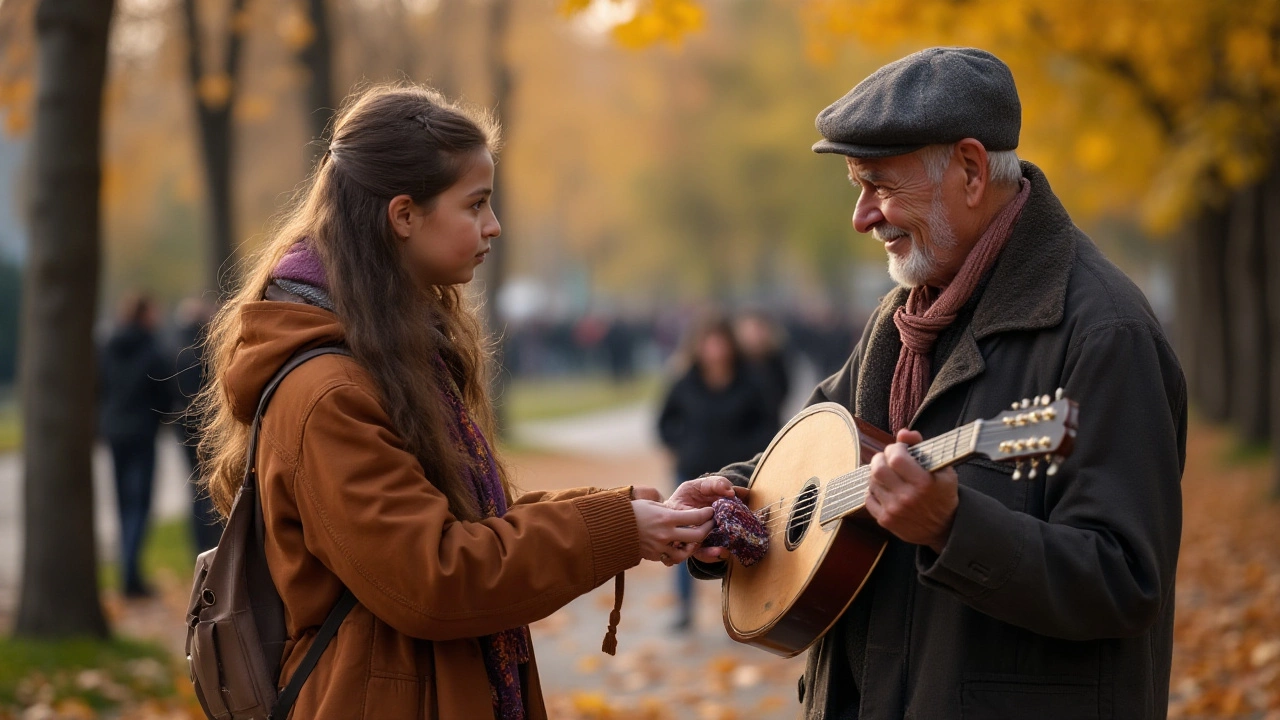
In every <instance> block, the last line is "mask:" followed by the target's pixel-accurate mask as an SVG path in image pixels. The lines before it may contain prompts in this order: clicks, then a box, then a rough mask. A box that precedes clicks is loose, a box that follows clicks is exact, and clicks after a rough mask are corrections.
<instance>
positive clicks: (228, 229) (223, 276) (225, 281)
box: [182, 0, 245, 295]
mask: <svg viewBox="0 0 1280 720" xmlns="http://www.w3.org/2000/svg"><path fill="white" fill-rule="evenodd" d="M244 4H245V0H232V3H231V9H230V12H229V14H228V18H229V19H228V21H227V42H226V47H225V52H224V53H223V58H222V60H223V63H224V68H223V69H222V70H221V71H220V72H212V73H206V72H205V70H204V63H203V60H202V56H203V53H202V51H201V47H202V46H201V41H200V23H199V18H198V16H197V14H196V0H183V2H182V9H183V14H184V15H185V17H186V22H187V74H188V76H189V78H190V80H191V91H192V92H191V96H192V98H193V99H194V101H195V111H196V120H197V123H198V124H199V129H200V156H201V159H203V160H204V176H205V185H206V186H207V189H206V191H207V193H208V196H209V238H208V258H209V267H208V275H207V278H208V279H207V282H208V283H209V287H211V288H217V289H218V291H219V294H220V295H225V294H226V293H228V292H229V290H230V288H231V285H232V280H233V278H231V277H230V276H229V275H230V273H229V271H230V269H231V268H230V265H229V261H230V259H231V254H232V252H234V250H235V247H234V246H235V243H234V237H235V229H234V223H235V208H234V205H233V198H232V191H231V178H232V173H233V167H232V154H233V152H234V150H235V148H234V147H233V145H234V128H233V126H232V116H231V113H232V110H233V109H234V108H235V99H236V93H237V91H238V79H239V68H240V47H241V31H240V30H239V29H238V22H237V20H236V18H238V17H240V15H241V13H243V11H244ZM210 80H212V81H210Z"/></svg>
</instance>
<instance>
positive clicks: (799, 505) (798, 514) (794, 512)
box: [787, 478, 818, 550]
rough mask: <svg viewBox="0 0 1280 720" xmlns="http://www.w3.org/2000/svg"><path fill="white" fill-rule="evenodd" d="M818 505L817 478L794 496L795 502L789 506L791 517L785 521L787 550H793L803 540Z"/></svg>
mask: <svg viewBox="0 0 1280 720" xmlns="http://www.w3.org/2000/svg"><path fill="white" fill-rule="evenodd" d="M817 504H818V483H817V478H814V479H812V480H810V481H809V484H808V485H805V486H804V489H802V490H801V491H800V494H798V495H796V501H795V502H794V503H792V505H791V517H790V518H789V519H788V520H787V549H788V550H795V549H796V546H797V545H799V544H800V541H801V540H803V539H804V534H805V533H806V532H808V531H809V525H811V524H812V523H811V522H810V521H811V520H812V519H813V511H814V509H815V508H816V507H817Z"/></svg>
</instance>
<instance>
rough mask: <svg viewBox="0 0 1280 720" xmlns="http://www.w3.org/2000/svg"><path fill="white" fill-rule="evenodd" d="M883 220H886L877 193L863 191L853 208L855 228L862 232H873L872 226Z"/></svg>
mask: <svg viewBox="0 0 1280 720" xmlns="http://www.w3.org/2000/svg"><path fill="white" fill-rule="evenodd" d="M881 222H884V213H882V212H880V203H878V202H876V197H875V193H869V192H866V191H863V192H862V194H861V195H859V196H858V204H857V205H856V206H854V208H853V229H854V230H857V231H858V232H860V233H865V232H871V228H873V227H875V226H876V225H879V224H880V223H881Z"/></svg>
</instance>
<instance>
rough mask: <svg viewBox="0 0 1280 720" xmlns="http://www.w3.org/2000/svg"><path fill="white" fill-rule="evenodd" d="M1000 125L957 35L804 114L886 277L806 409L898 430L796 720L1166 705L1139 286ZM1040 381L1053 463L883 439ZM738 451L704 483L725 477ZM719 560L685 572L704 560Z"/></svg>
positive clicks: (1169, 375)
mask: <svg viewBox="0 0 1280 720" xmlns="http://www.w3.org/2000/svg"><path fill="white" fill-rule="evenodd" d="M1020 121H1021V110H1020V106H1019V104H1018V100H1017V92H1016V90H1015V88H1014V84H1013V77H1012V74H1011V73H1010V71H1009V69H1008V68H1007V67H1006V66H1005V65H1004V63H1003V62H1001V61H1000V60H999V59H998V58H996V57H995V56H993V55H991V54H989V53H986V52H983V51H980V50H975V49H972V48H932V49H930V50H925V51H922V52H920V53H917V54H914V55H911V56H908V57H907V58H904V59H902V60H899V61H897V62H895V63H892V64H890V65H888V66H886V67H884V68H881V69H880V70H878V71H876V73H874V74H872V75H871V76H870V77H869V78H867V79H866V80H864V81H863V82H862V83H861V84H859V85H858V86H857V87H855V88H854V89H853V90H852V91H851V92H850V93H849V94H848V95H846V96H845V97H844V98H842V99H841V100H839V101H837V102H836V103H835V104H833V105H832V106H831V107H829V108H827V109H826V110H824V111H823V112H822V114H820V115H819V116H818V128H819V130H820V131H821V133H822V135H823V137H824V139H823V140H822V141H820V142H819V143H817V145H815V146H814V148H815V150H817V151H818V152H829V153H836V154H840V155H844V156H845V158H846V165H847V168H848V171H849V177H850V178H851V179H852V180H853V182H854V185H855V186H857V187H858V188H859V189H860V190H861V196H860V197H859V199H858V201H857V206H856V209H855V211H854V216H853V223H854V227H855V228H856V229H857V230H858V231H859V232H870V233H871V235H872V236H873V237H874V238H875V239H876V240H879V241H881V242H883V243H884V244H885V250H886V252H887V253H888V256H889V271H890V274H891V276H892V277H893V278H894V279H895V280H896V281H897V282H898V284H899V285H900V287H899V288H898V289H896V290H895V291H893V292H890V293H889V294H888V295H886V296H885V297H884V298H883V299H882V301H881V303H880V306H879V308H878V309H877V310H876V311H875V313H874V314H873V316H872V317H871V319H870V321H869V322H868V324H867V326H866V328H865V330H864V331H863V333H862V338H861V341H860V342H859V343H858V345H857V346H856V347H855V349H854V351H853V354H852V356H851V357H850V358H849V360H848V362H847V363H846V364H845V366H844V367H843V369H841V370H840V371H839V372H838V373H836V374H835V375H833V376H832V377H830V378H828V379H827V380H825V381H824V382H822V383H821V384H820V385H819V386H818V387H817V388H816V389H815V390H814V392H813V395H812V396H811V397H810V400H809V402H810V403H811V404H812V403H818V402H826V401H830V402H836V403H840V404H842V405H844V406H845V407H846V408H848V409H849V410H850V411H851V412H853V413H854V414H855V415H857V416H859V417H861V418H862V419H863V420H865V421H867V422H869V423H871V424H872V425H875V426H877V427H880V428H883V429H886V430H888V431H890V432H893V433H895V434H896V439H897V442H896V443H893V444H890V445H889V446H887V447H886V448H885V450H884V452H882V453H879V454H876V455H875V456H874V457H873V458H871V460H870V481H869V487H868V491H867V494H866V495H865V496H864V502H865V508H866V510H867V511H868V512H869V513H870V514H871V516H872V517H874V518H875V520H876V521H877V522H878V523H879V524H880V526H881V527H882V528H884V529H885V530H886V532H887V533H888V537H889V543H888V547H887V549H886V550H885V551H884V554H883V556H882V557H881V558H880V561H879V564H878V565H877V566H876V568H875V571H874V572H873V573H872V574H871V576H870V578H869V579H868V580H867V583H866V585H865V586H864V587H863V588H862V589H861V591H860V592H859V593H858V594H857V595H856V597H855V598H854V600H853V602H852V604H851V605H850V606H849V607H848V609H847V610H846V611H845V612H844V614H843V615H842V616H841V618H840V619H839V620H838V621H837V622H836V624H835V625H834V627H832V628H831V629H830V630H829V631H828V632H827V633H826V634H825V636H823V637H822V638H821V639H820V640H819V641H818V642H817V644H815V645H814V646H813V647H812V648H811V649H810V650H809V655H808V663H807V665H806V669H805V674H804V677H803V678H802V679H801V683H800V687H799V694H800V699H801V702H802V703H803V706H804V716H805V717H806V718H810V719H818V718H826V719H831V718H861V719H862V720H888V719H890V718H893V719H895V720H901V718H904V717H907V718H914V719H915V720H944V719H950V718H1035V719H1037V720H1057V719H1062V718H1072V719H1073V720H1078V719H1082V718H1124V719H1125V720H1131V719H1133V720H1149V719H1152V718H1157V719H1158V718H1164V717H1166V715H1167V712H1168V700H1169V697H1168V696H1169V673H1170V665H1171V659H1172V651H1173V650H1172V648H1173V616H1174V571H1175V568H1176V566H1177V562H1178V550H1179V541H1180V535H1181V523H1182V515H1181V512H1182V500H1181V476H1182V471H1183V466H1184V462H1185V458H1186V432H1187V394H1186V383H1185V381H1184V379H1183V374H1182V371H1181V368H1180V367H1179V364H1178V360H1177V358H1176V357H1175V355H1174V353H1173V351H1172V349H1171V348H1170V345H1169V342H1168V340H1167V339H1166V338H1165V335H1164V333H1163V331H1162V330H1161V327H1160V324H1159V322H1158V321H1157V319H1156V316H1155V314H1154V313H1153V312H1152V310H1151V307H1150V306H1149V305H1148V303H1147V302H1146V300H1145V299H1144V298H1143V296H1142V293H1141V291H1139V289H1138V288H1137V287H1136V286H1135V285H1134V284H1133V283H1132V282H1131V281H1130V280H1129V279H1128V278H1127V277H1125V275H1124V274H1123V273H1122V272H1121V271H1120V270H1119V269H1118V268H1117V267H1116V266H1115V265H1113V264H1112V263H1111V262H1110V261H1108V260H1107V259H1106V258H1105V257H1104V256H1103V254H1102V253H1101V252H1100V251H1099V250H1098V248H1097V246H1095V245H1094V244H1093V242H1092V241H1090V239H1089V238H1088V237H1087V236H1086V235H1085V234H1084V233H1083V232H1081V231H1080V229H1079V228H1077V227H1076V226H1075V225H1074V224H1073V223H1072V222H1071V218H1070V217H1069V216H1068V215H1067V212H1066V210H1065V209H1063V207H1062V204H1061V203H1060V202H1059V201H1058V199H1057V197H1056V196H1055V195H1054V193H1053V190H1052V189H1051V188H1050V186H1049V181H1048V179H1047V178H1046V177H1045V176H1044V174H1043V173H1042V172H1041V171H1040V170H1039V168H1037V167H1036V166H1035V165H1032V164H1031V163H1028V162H1021V163H1019V161H1018V159H1017V156H1016V155H1015V154H1014V152H1013V151H1014V148H1015V147H1016V146H1017V139H1018V131H1019V123H1020ZM1055 388H1063V389H1064V390H1065V395H1066V396H1067V397H1069V398H1071V399H1073V400H1075V401H1077V402H1078V403H1079V427H1078V431H1077V435H1076V438H1075V443H1074V445H1075V447H1074V452H1073V453H1072V454H1071V455H1070V457H1068V458H1067V459H1066V461H1065V463H1063V464H1062V465H1061V467H1060V469H1059V471H1058V472H1056V473H1054V474H1052V475H1050V474H1047V473H1045V472H1043V466H1042V467H1041V470H1042V471H1041V472H1039V473H1038V474H1036V475H1035V477H1033V478H1027V477H1025V475H1026V474H1025V473H1024V477H1023V479H1022V480H1020V481H1016V482H1015V481H1014V479H1013V468H1012V467H1009V466H1008V465H1006V464H1003V463H996V462H992V461H990V460H987V459H976V460H971V461H969V462H965V463H962V464H960V465H958V466H956V467H954V468H950V469H946V470H942V471H939V472H935V473H932V474H931V473H928V472H926V471H924V470H923V469H922V468H921V467H920V466H919V464H918V463H916V461H915V459H914V458H913V457H912V456H911V455H910V454H909V453H908V452H907V448H908V446H909V445H911V444H915V443H918V442H920V441H921V438H922V437H924V438H929V437H934V436H937V435H940V434H942V433H944V432H946V431H948V430H951V429H953V428H955V427H957V426H960V425H964V424H967V423H969V422H972V421H974V420H977V419H981V418H989V417H993V416H996V415H998V414H999V413H1000V412H1001V411H1002V410H1004V409H1007V408H1009V406H1010V403H1012V402H1014V401H1019V400H1021V399H1022V398H1029V397H1032V396H1041V395H1042V394H1044V393H1053V392H1054V390H1055ZM755 462H756V461H755V460H753V461H749V462H744V463H741V464H737V465H731V466H728V467H726V468H724V469H722V470H721V471H720V472H721V474H722V475H724V476H726V477H729V478H730V479H731V480H734V481H735V482H737V483H740V484H741V483H745V482H746V479H747V478H748V477H749V476H750V473H751V471H752V468H753V467H754V464H755ZM721 557H725V554H724V549H723V548H701V549H700V550H699V551H698V555H697V558H698V559H697V560H695V561H693V564H691V567H692V568H693V570H694V571H695V572H697V573H698V574H699V576H702V577H709V576H716V575H722V574H723V572H724V566H723V564H722V563H720V562H712V561H718V559H719V558H721ZM838 600H841V601H843V600H844V599H843V598H841V599H838Z"/></svg>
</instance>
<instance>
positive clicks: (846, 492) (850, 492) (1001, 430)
mask: <svg viewBox="0 0 1280 720" xmlns="http://www.w3.org/2000/svg"><path fill="white" fill-rule="evenodd" d="M961 429H962V430H968V431H969V432H968V434H969V438H968V440H965V441H964V442H965V443H972V442H973V439H974V435H973V432H972V430H973V429H972V428H970V427H969V426H966V427H965V428H961ZM1006 430H1010V431H1012V433H1011V434H1013V435H1015V436H1016V435H1021V434H1023V432H1024V431H1023V430H1022V428H1019V427H1016V426H1000V427H997V426H993V427H992V428H991V432H992V434H993V435H996V436H998V435H1001V434H1008V433H1006V432H1005V431H1006ZM964 434H965V433H956V434H955V436H954V437H953V438H950V439H953V440H956V441H960V440H961V438H962V436H963V435H964ZM947 439H948V438H947V435H943V436H940V437H939V438H935V440H947ZM996 439H998V438H996ZM941 444H945V442H944V443H941ZM959 444H960V442H957V443H956V445H957V446H958V445H959ZM925 445H926V443H920V444H919V445H914V446H912V450H913V454H916V455H918V454H919V453H918V452H915V451H917V450H919V449H925V448H924V446H925ZM928 449H929V450H932V449H933V448H928ZM953 454H955V453H954V452H953ZM1040 454H1041V453H1036V454H1035V455H1036V456H1039V455H1040ZM917 459H919V458H917ZM867 467H868V466H866V465H864V466H861V467H860V468H859V469H858V470H855V471H854V472H852V473H847V474H845V475H841V476H840V477H837V478H834V479H832V480H829V481H827V488H828V490H827V492H826V494H825V496H824V495H823V493H821V492H819V493H817V494H816V495H815V496H814V497H813V499H811V500H807V501H804V502H802V503H800V504H797V505H796V506H795V508H794V509H793V511H792V514H794V513H795V512H797V511H804V510H806V509H808V508H809V507H810V506H812V505H815V504H816V503H817V502H818V501H819V500H820V499H821V500H822V501H823V502H824V503H826V504H831V503H833V502H838V501H844V500H846V499H848V498H850V497H853V496H856V495H858V494H859V493H861V491H862V490H863V489H865V487H866V486H867V485H868V484H869V483H868V482H867V481H864V480H862V479H861V478H860V477H859V476H865V475H866V474H867V473H869V472H870V470H869V469H867ZM841 481H850V484H849V486H848V487H843V488H836V489H831V485H832V484H833V483H837V482H841ZM793 499H794V498H782V499H780V500H778V501H777V502H774V503H770V504H769V505H766V506H764V507H763V508H761V509H760V511H759V512H764V511H767V510H770V509H772V508H773V507H774V506H776V505H780V504H784V503H786V502H788V501H789V500H793ZM842 512H843V511H842ZM757 514H758V513H757ZM775 520H776V521H777V522H781V521H782V517H781V516H779V518H776V519H775V518H771V519H770V521H769V523H770V524H772V523H774V522H775Z"/></svg>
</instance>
